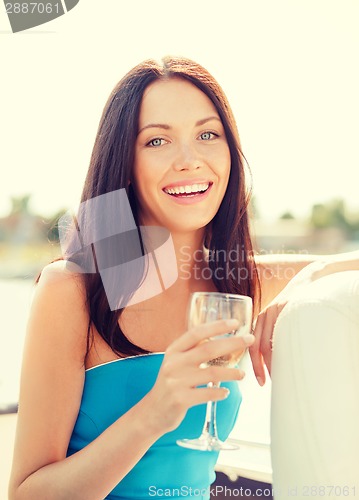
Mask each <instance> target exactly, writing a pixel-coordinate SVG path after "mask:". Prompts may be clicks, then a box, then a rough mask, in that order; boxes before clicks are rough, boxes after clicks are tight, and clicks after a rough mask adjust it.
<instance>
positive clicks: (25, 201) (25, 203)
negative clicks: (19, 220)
mask: <svg viewBox="0 0 359 500" xmlns="http://www.w3.org/2000/svg"><path fill="white" fill-rule="evenodd" d="M30 198H31V194H25V195H23V196H12V197H11V212H10V214H29V213H30V210H29V201H30Z"/></svg>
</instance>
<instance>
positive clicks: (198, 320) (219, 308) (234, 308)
mask: <svg viewBox="0 0 359 500" xmlns="http://www.w3.org/2000/svg"><path fill="white" fill-rule="evenodd" d="M252 314H253V306H252V299H251V298H250V297H248V296H246V295H236V294H229V293H219V292H196V293H194V294H192V296H191V300H190V304H189V311H188V329H190V328H193V327H195V326H198V325H201V324H203V323H209V322H212V321H216V320H218V319H237V320H238V322H239V326H238V328H237V329H236V330H232V331H230V332H228V333H225V334H224V335H217V336H216V337H213V338H211V339H210V340H211V341H214V342H215V341H216V340H217V339H220V338H223V337H228V336H242V335H247V334H248V333H250V332H251V326H252ZM244 352H245V351H244V350H243V349H241V350H238V351H234V352H231V353H229V354H226V355H223V356H219V357H218V358H214V359H211V360H209V361H207V362H206V363H202V365H201V366H202V367H203V368H205V367H206V366H211V365H212V366H213V365H216V366H227V367H230V368H233V367H236V366H237V365H238V363H239V361H240V360H241V358H242V357H243V355H244ZM219 385H220V384H219V383H217V384H216V383H213V382H210V383H209V384H208V387H219ZM177 444H179V445H180V446H184V447H185V448H191V449H195V450H202V451H212V450H217V451H219V450H235V449H237V448H238V446H236V445H234V444H231V443H226V442H223V441H221V440H220V439H219V438H218V435H217V424H216V401H208V403H207V411H206V419H205V423H204V427H203V430H202V434H201V435H200V436H199V437H198V438H196V439H180V440H178V441H177Z"/></svg>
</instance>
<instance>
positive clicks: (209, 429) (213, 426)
mask: <svg viewBox="0 0 359 500" xmlns="http://www.w3.org/2000/svg"><path fill="white" fill-rule="evenodd" d="M219 385H220V383H219V382H209V383H208V387H219ZM216 410H217V401H208V403H207V408H206V420H205V422H204V426H203V431H202V435H206V436H209V437H210V438H211V440H217V439H218V434H217V421H216Z"/></svg>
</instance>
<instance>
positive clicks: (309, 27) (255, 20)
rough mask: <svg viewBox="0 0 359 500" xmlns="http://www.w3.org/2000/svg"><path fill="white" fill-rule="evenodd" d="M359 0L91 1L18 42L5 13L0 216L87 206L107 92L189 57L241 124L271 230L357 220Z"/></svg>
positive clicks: (0, 18) (1, 18)
mask: <svg viewBox="0 0 359 500" xmlns="http://www.w3.org/2000/svg"><path fill="white" fill-rule="evenodd" d="M358 23H359V2H358V1H357V0H345V2H343V1H340V0H336V1H333V0H270V1H269V0H247V1H244V0H223V1H222V2H218V0H207V1H206V2H193V1H191V0H182V1H180V2H179V1H176V2H175V1H173V0H172V1H171V0H167V1H162V0H158V1H156V2H150V1H148V0H137V1H136V0H134V1H131V2H130V1H127V2H125V1H124V0H101V1H99V0H80V2H79V4H78V5H77V6H76V7H75V8H74V9H72V10H71V11H69V12H68V13H67V14H66V15H64V16H61V17H59V18H57V19H55V20H53V21H51V22H49V23H47V24H44V25H41V26H38V27H35V28H32V29H29V30H27V31H23V32H19V33H15V34H13V33H12V32H11V29H10V23H9V21H8V18H7V16H6V12H5V8H4V6H3V4H1V5H0V68H1V79H0V90H1V91H0V169H1V175H0V217H1V216H5V215H6V214H7V213H8V211H9V209H10V198H11V196H22V195H25V194H27V193H31V203H30V208H31V209H32V210H33V211H34V212H35V213H40V214H43V215H51V214H53V213H54V212H56V211H57V210H59V209H61V208H66V209H67V208H70V207H73V206H76V204H77V203H78V200H79V196H80V193H81V190H82V185H83V182H84V179H85V175H86V171H87V168H88V164H89V160H90V155H91V150H92V146H93V142H94V138H95V135H96V130H97V126H98V122H99V119H100V116H101V113H102V109H103V107H104V104H105V101H106V100H107V97H108V95H109V93H110V92H111V90H112V88H113V87H114V85H115V84H116V83H117V81H118V80H120V78H121V77H122V76H123V75H124V74H125V73H126V72H127V71H128V70H129V69H131V68H132V67H133V66H134V65H136V64H137V63H139V62H140V61H142V60H144V59H147V58H155V59H159V58H161V57H163V56H164V55H166V54H176V55H183V56H186V57H190V58H192V59H194V60H196V61H198V62H199V63H200V64H202V65H203V66H205V67H206V68H207V69H208V70H209V71H210V72H211V73H212V74H213V75H214V76H215V77H216V78H217V80H218V81H219V83H220V84H221V86H222V87H223V89H224V91H225V92H226V94H227V96H228V98H229V101H230V103H231V105H232V108H233V111H234V113H235V117H236V121H237V125H238V129H239V133H240V137H241V143H242V148H243V152H244V154H245V156H246V158H247V160H248V163H249V165H250V168H251V171H252V176H253V193H254V195H255V197H256V202H257V205H258V209H259V212H260V214H261V216H262V217H263V218H264V219H268V220H269V219H273V218H275V217H278V216H279V215H280V214H282V213H283V212H285V211H288V210H289V211H291V212H292V213H294V215H296V216H306V215H307V214H308V213H309V210H310V207H311V206H312V205H313V204H314V203H321V202H326V201H328V200H330V199H332V198H344V199H345V201H346V203H347V205H348V206H349V208H352V209H353V210H354V209H359V196H358V186H359V147H358V132H359V123H358V122H359V118H358V117H359V92H358V89H359V69H358V53H359V30H358Z"/></svg>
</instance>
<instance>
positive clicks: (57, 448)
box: [9, 262, 253, 500]
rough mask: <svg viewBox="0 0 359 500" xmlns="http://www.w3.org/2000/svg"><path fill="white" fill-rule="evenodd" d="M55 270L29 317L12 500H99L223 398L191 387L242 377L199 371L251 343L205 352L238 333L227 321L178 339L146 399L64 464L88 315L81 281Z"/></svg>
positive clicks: (44, 279)
mask: <svg viewBox="0 0 359 500" xmlns="http://www.w3.org/2000/svg"><path fill="white" fill-rule="evenodd" d="M58 266H61V262H60V263H56V264H51V265H50V266H47V268H45V271H44V272H43V274H42V276H41V278H40V281H39V283H38V285H37V287H36V291H35V295H34V299H33V303H32V307H31V312H30V318H29V323H28V331H27V337H26V342H25V349H24V358H23V367H22V375H21V389H20V403H19V413H18V424H17V433H16V442H15V450H14V459H13V467H12V474H11V480H10V485H9V499H10V500H33V499H41V498H46V499H49V500H50V499H51V500H53V499H54V500H62V499H63V500H68V499H71V500H76V499H79V500H84V499H86V500H100V499H102V498H104V497H105V496H106V495H108V494H109V492H110V491H111V490H112V489H113V488H114V487H115V486H116V485H117V484H118V483H119V482H120V481H121V480H122V478H123V477H124V476H125V475H126V474H127V473H128V472H129V471H130V470H131V469H132V468H133V467H134V465H135V464H136V463H137V462H138V461H139V460H140V458H141V457H142V456H143V455H144V453H145V452H146V451H147V450H148V448H149V447H150V446H151V445H152V444H153V443H154V442H155V441H156V440H157V439H158V438H159V437H160V436H162V435H163V434H164V433H165V432H169V431H170V430H172V429H174V428H176V427H177V426H178V425H179V423H180V422H181V421H182V419H183V418H184V416H185V414H186V411H187V410H188V408H189V407H191V406H194V405H197V404H202V403H205V402H207V401H208V400H210V399H212V400H217V401H218V400H221V399H224V398H225V397H226V395H227V392H226V389H225V388H218V389H211V388H199V387H198V386H200V385H205V384H207V383H208V382H209V381H211V380H214V381H222V380H223V381H225V380H239V379H241V378H242V377H243V372H241V371H240V370H237V369H234V368H233V369H230V368H223V367H213V366H211V367H209V368H208V369H201V368H200V365H201V363H203V362H204V361H206V360H207V361H208V360H209V359H213V358H215V357H217V356H220V355H224V354H225V353H229V352H232V351H233V350H236V349H241V348H242V349H244V348H245V347H248V346H249V345H251V344H252V343H253V339H252V338H250V339H247V341H246V340H243V339H240V338H235V337H233V338H232V339H223V340H218V341H217V342H203V340H205V339H208V338H209V337H211V336H213V335H218V334H223V333H225V332H226V331H228V328H229V327H230V328H231V329H233V328H237V327H238V322H237V321H235V320H231V321H232V322H231V324H228V322H226V321H217V322H214V323H212V324H211V325H202V326H201V327H197V328H194V329H192V330H190V331H188V332H187V333H184V334H183V335H182V336H181V337H180V338H179V339H177V340H176V341H175V342H173V343H172V344H171V346H170V347H169V348H168V349H167V351H166V354H165V356H164V360H163V363H162V366H161V369H160V372H159V375H158V377H157V381H156V383H155V385H154V387H153V388H152V389H151V391H150V392H149V393H148V394H147V395H146V396H145V397H144V398H143V399H142V400H141V401H140V402H139V403H138V404H137V405H135V406H134V407H132V409H131V410H129V411H128V412H127V413H125V414H124V415H123V416H122V417H121V418H119V419H118V420H117V421H115V423H114V424H112V425H111V426H110V427H108V428H107V429H106V430H105V431H104V432H103V433H102V434H101V435H100V436H98V437H97V438H96V439H95V440H94V441H93V442H91V443H90V444H89V445H88V446H86V447H85V448H83V449H82V450H80V451H78V452H77V453H74V454H73V455H71V456H70V457H66V452H67V448H68V444H69V441H70V438H71V434H72V431H73V427H74V424H75V422H76V418H77V415H78V411H79V407H80V402H81V397H82V391H83V384H84V369H85V367H84V356H85V352H86V340H87V325H88V312H87V309H86V307H85V294H84V289H83V286H82V283H81V279H80V278H81V277H77V278H76V277H75V276H74V274H73V273H67V274H66V273H64V271H63V270H62V269H61V270H58ZM249 337H252V336H249ZM225 340H226V342H225ZM144 415H145V416H146V419H145V420H146V425H144Z"/></svg>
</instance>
